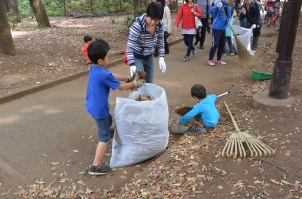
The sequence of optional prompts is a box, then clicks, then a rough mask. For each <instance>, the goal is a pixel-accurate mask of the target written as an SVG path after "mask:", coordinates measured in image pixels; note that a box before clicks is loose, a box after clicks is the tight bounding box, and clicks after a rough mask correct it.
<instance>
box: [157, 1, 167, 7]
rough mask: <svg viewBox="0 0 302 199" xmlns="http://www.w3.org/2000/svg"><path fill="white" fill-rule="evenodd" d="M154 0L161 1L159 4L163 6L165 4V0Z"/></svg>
mask: <svg viewBox="0 0 302 199" xmlns="http://www.w3.org/2000/svg"><path fill="white" fill-rule="evenodd" d="M156 2H159V3H161V5H162V6H163V7H165V6H166V0H156Z"/></svg>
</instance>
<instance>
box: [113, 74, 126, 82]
mask: <svg viewBox="0 0 302 199" xmlns="http://www.w3.org/2000/svg"><path fill="white" fill-rule="evenodd" d="M112 75H113V76H114V77H115V78H116V79H118V80H119V81H126V80H127V79H128V77H126V76H124V75H120V74H117V73H112Z"/></svg>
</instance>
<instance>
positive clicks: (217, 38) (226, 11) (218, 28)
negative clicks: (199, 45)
mask: <svg viewBox="0 0 302 199" xmlns="http://www.w3.org/2000/svg"><path fill="white" fill-rule="evenodd" d="M234 1H235V0H221V1H218V2H216V3H215V4H214V5H213V6H212V7H211V9H210V12H209V13H210V14H212V16H213V24H212V46H211V49H210V54H209V61H208V64H209V65H210V66H215V61H214V55H215V52H216V49H217V48H218V51H217V62H218V63H219V64H226V62H225V61H223V60H222V59H221V56H222V51H223V48H224V46H225V29H226V27H227V25H228V18H230V17H231V16H232V9H231V5H233V4H234Z"/></svg>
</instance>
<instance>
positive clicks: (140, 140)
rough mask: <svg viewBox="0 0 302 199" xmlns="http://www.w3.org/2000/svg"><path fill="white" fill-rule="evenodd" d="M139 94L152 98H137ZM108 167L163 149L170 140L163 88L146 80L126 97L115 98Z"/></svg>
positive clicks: (154, 154) (138, 160)
mask: <svg viewBox="0 0 302 199" xmlns="http://www.w3.org/2000/svg"><path fill="white" fill-rule="evenodd" d="M139 95H149V96H150V97H151V99H152V100H148V101H136V100H135V97H137V96H139ZM114 119H115V124H116V128H115V132H114V136H113V141H112V156H111V159H110V167H111V168H116V167H124V166H128V165H133V164H136V163H139V162H142V161H144V160H147V159H150V158H152V157H154V156H156V155H157V154H159V153H161V152H163V151H164V150H165V148H166V147H167V145H168V140H169V130H168V122H169V110H168V103H167V98H166V92H165V90H164V89H163V88H161V87H159V86H157V85H155V84H148V83H146V84H145V85H144V86H142V87H141V88H139V89H138V90H137V91H135V92H132V93H131V94H130V95H129V96H128V97H127V98H122V97H118V98H117V99H116V107H115V110H114Z"/></svg>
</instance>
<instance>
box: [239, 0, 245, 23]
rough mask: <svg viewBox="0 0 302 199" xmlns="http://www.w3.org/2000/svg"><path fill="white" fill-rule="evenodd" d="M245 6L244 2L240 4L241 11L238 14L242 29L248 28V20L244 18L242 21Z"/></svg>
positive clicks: (242, 0)
mask: <svg viewBox="0 0 302 199" xmlns="http://www.w3.org/2000/svg"><path fill="white" fill-rule="evenodd" d="M243 4H244V0H241V1H240V4H239V6H240V11H239V14H238V19H239V22H240V27H242V28H246V18H245V17H244V18H242V19H240V15H242V8H243Z"/></svg>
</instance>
